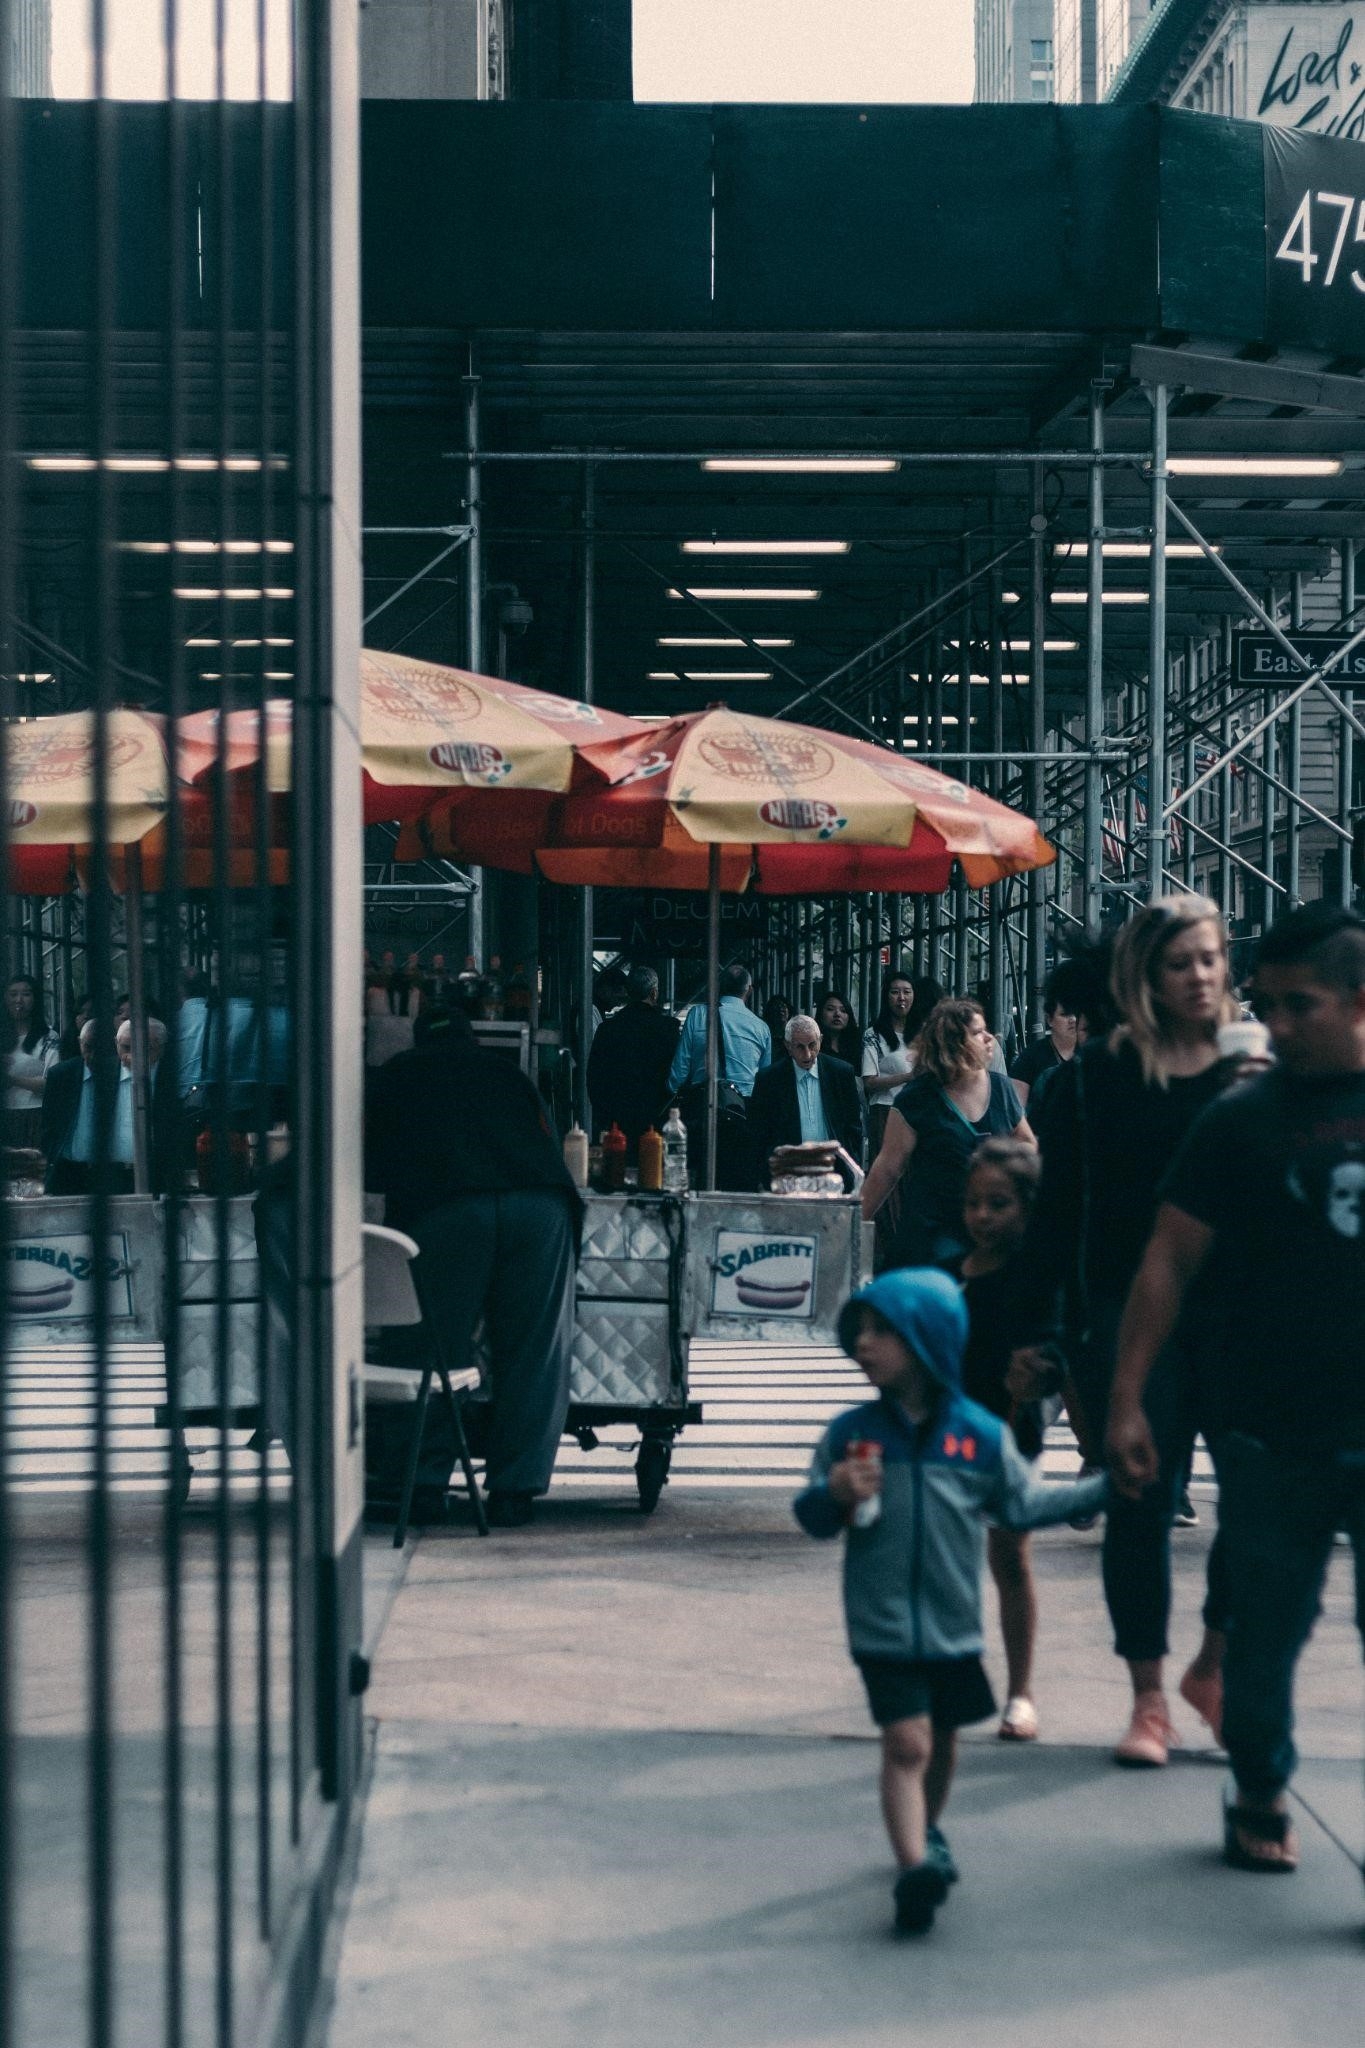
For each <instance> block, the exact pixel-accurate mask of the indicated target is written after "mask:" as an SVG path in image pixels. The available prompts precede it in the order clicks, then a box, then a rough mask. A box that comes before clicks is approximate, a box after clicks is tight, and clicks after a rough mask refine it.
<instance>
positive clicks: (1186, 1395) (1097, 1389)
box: [1011, 896, 1241, 1766]
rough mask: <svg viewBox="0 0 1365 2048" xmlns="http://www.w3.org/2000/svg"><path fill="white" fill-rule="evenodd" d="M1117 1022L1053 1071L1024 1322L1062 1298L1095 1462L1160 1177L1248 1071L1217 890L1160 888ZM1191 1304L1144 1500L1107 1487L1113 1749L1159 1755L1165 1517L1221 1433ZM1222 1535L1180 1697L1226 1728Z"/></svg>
mask: <svg viewBox="0 0 1365 2048" xmlns="http://www.w3.org/2000/svg"><path fill="white" fill-rule="evenodd" d="M1110 985H1111V991H1112V994H1113V997H1114V1002H1115V1005H1116V1007H1117V1009H1118V1013H1119V1020H1120V1021H1119V1023H1118V1025H1117V1027H1116V1028H1115V1029H1114V1030H1113V1031H1111V1032H1109V1033H1108V1034H1107V1035H1106V1036H1104V1037H1101V1038H1092V1039H1090V1040H1089V1041H1088V1042H1087V1043H1086V1044H1085V1045H1083V1046H1082V1047H1081V1049H1080V1051H1079V1052H1077V1054H1076V1056H1075V1058H1074V1059H1072V1060H1070V1061H1069V1062H1067V1064H1066V1065H1065V1066H1064V1067H1063V1068H1062V1069H1061V1070H1060V1071H1059V1072H1058V1073H1057V1074H1056V1076H1055V1077H1053V1078H1051V1079H1050V1083H1049V1088H1048V1102H1047V1115H1046V1118H1045V1120H1044V1125H1043V1136H1044V1145H1043V1176H1042V1184H1041V1187H1040V1190H1039V1196H1038V1202H1037V1205H1036V1207H1035V1209H1034V1213H1033V1217H1032V1220H1031V1223H1030V1227H1029V1236H1028V1241H1027V1243H1026V1246H1025V1251H1024V1257H1023V1260H1022V1265H1021V1270H1022V1274H1023V1287H1024V1300H1023V1304H1022V1315H1023V1319H1024V1325H1025V1327H1027V1326H1028V1325H1029V1324H1030V1323H1031V1322H1032V1323H1036V1326H1037V1327H1038V1328H1045V1327H1047V1326H1048V1325H1049V1324H1050V1322H1051V1320H1052V1316H1053V1313H1054V1307H1055V1303H1056V1299H1057V1295H1058V1292H1059V1291H1060V1292H1062V1294H1063V1295H1064V1298H1065V1317H1066V1324H1067V1330H1068V1340H1067V1347H1066V1348H1067V1352H1068V1356H1069V1359H1070V1365H1071V1377H1072V1384H1073V1389H1074V1392H1075V1394H1076V1396H1077V1399H1078V1403H1079V1414H1075V1411H1073V1416H1074V1419H1075V1420H1076V1421H1077V1422H1078V1424H1079V1432H1078V1433H1081V1434H1082V1436H1083V1442H1082V1450H1083V1452H1084V1453H1085V1455H1086V1457H1087V1458H1088V1459H1092V1460H1093V1461H1094V1462H1095V1463H1097V1464H1098V1463H1099V1462H1100V1455H1101V1446H1102V1445H1103V1443H1104V1429H1105V1421H1106V1416H1107V1412H1108V1405H1109V1392H1110V1387H1111V1384H1112V1381H1113V1374H1114V1361H1115V1352H1116V1346H1117V1341H1118V1328H1119V1320H1120V1317H1121V1315H1122V1313H1123V1305H1124V1302H1125V1300H1126V1298H1127V1294H1128V1289H1129V1287H1130V1286H1131V1284H1132V1280H1133V1277H1134V1275H1135V1273H1136V1272H1137V1269H1138V1266H1139V1264H1140V1263H1141V1260H1142V1254H1143V1251H1144V1249H1145V1247H1146V1244H1147V1239H1148V1237H1149V1236H1150V1234H1151V1229H1152V1224H1153V1221H1154V1219H1155V1217H1156V1211H1157V1207H1158V1203H1159V1200H1160V1188H1161V1183H1162V1181H1163V1179H1164V1177H1165V1174H1166V1171H1167V1169H1168V1167H1169V1166H1170V1164H1171V1161H1172V1159H1173V1158H1174V1157H1175V1154H1176V1152H1177V1150H1178V1149H1179V1147H1180V1145H1181V1142H1182V1141H1183V1139H1184V1137H1185V1134H1186V1132H1187V1131H1188V1130H1189V1128H1190V1126H1191V1124H1193V1123H1194V1121H1195V1119H1196V1118H1197V1117H1198V1116H1199V1114H1200V1113H1201V1111H1202V1110H1204V1109H1205V1108H1206V1107H1207V1106H1208V1104H1209V1103H1210V1102H1212V1101H1213V1100H1214V1098H1215V1097H1216V1096H1218V1095H1220V1094H1221V1093H1222V1091H1223V1090H1224V1089H1225V1088H1226V1087H1228V1086H1229V1085H1230V1083H1231V1082H1232V1081H1234V1080H1236V1079H1237V1078H1238V1075H1239V1073H1240V1072H1241V1067H1240V1064H1239V1063H1234V1062H1232V1061H1227V1060H1224V1059H1222V1058H1221V1057H1220V1055H1219V1051H1218V1029H1219V1026H1220V1025H1222V1024H1224V1023H1229V1022H1231V1021H1233V1020H1234V1019H1235V1018H1236V1016H1237V1014H1238V1012H1237V1005H1236V1003H1235V1001H1234V1000H1233V997H1232V993H1231V989H1230V985H1229V978H1228V951H1227V931H1226V927H1225V926H1224V924H1223V920H1222V917H1221V915H1220V913H1219V911H1218V908H1217V906H1216V904H1214V903H1211V902H1210V901H1209V900H1208V899H1207V898H1206V897H1202V896H1182V897H1178V898H1171V899H1168V900H1167V901H1165V902H1158V903H1153V904H1149V905H1148V907H1147V908H1146V909H1145V910H1141V911H1139V912H1138V914H1137V916H1136V917H1134V918H1133V919H1132V920H1131V922H1130V923H1128V924H1127V925H1125V926H1124V928H1123V930H1122V931H1121V932H1120V933H1119V935H1118V938H1117V939H1116V941H1115V943H1114V954H1113V966H1112V970H1111V982H1110ZM1198 1319H1199V1310H1198V1307H1197V1305H1194V1306H1192V1309H1191V1313H1190V1314H1189V1315H1188V1316H1187V1317H1186V1319H1185V1321H1184V1323H1183V1324H1182V1327H1181V1329H1180V1330H1179V1331H1178V1332H1177V1335H1176V1338H1175V1341H1174V1342H1173V1343H1172V1344H1171V1345H1170V1346H1169V1347H1168V1349H1167V1351H1166V1352H1165V1353H1164V1354H1163V1357H1162V1359H1161V1360H1160V1362H1159V1363H1158V1366H1157V1368H1156V1370H1155V1372H1154V1373H1153V1374H1152V1377H1151V1380H1150V1382H1149V1384H1148V1389H1147V1407H1148V1413H1149V1416H1150V1419H1151V1423H1152V1429H1153V1433H1154V1435H1155V1437H1156V1441H1157V1445H1158V1448H1159V1451H1160V1456H1161V1473H1160V1479H1159V1481H1158V1484H1157V1485H1156V1486H1154V1487H1153V1488H1151V1489H1150V1491H1149V1492H1148V1493H1147V1494H1145V1495H1144V1496H1143V1498H1142V1499H1141V1500H1139V1501H1132V1500H1128V1499H1126V1498H1125V1497H1124V1496H1122V1495H1120V1494H1117V1493H1116V1494H1114V1495H1113V1496H1112V1497H1111V1503H1110V1506H1109V1509H1108V1511H1107V1515H1106V1521H1105V1531H1104V1592H1105V1599H1106V1602H1107V1603H1108V1607H1109V1613H1110V1618H1111V1620H1112V1621H1113V1625H1114V1648H1115V1651H1116V1652H1117V1654H1118V1655H1119V1656H1120V1657H1122V1658H1124V1659H1125V1661H1126V1662H1127V1664H1128V1669H1129V1675H1130V1677H1131V1679H1132V1686H1133V1711H1132V1718H1131V1720H1130V1722H1129V1725H1128V1728H1127V1730H1126V1731H1125V1733H1124V1735H1123V1736H1122V1737H1121V1739H1120V1741H1119V1743H1118V1746H1117V1748H1116V1749H1115V1752H1114V1754H1115V1758H1116V1760H1117V1761H1118V1762H1119V1763H1123V1764H1129V1765H1137V1766H1155V1765H1160V1764H1164V1763H1165V1762H1166V1759H1167V1753H1168V1749H1169V1746H1170V1743H1171V1740H1172V1737H1173V1730H1172V1727H1171V1719H1170V1713H1169V1711H1168V1708H1167V1703H1166V1695H1165V1692H1164V1690H1163V1685H1162V1678H1163V1664H1164V1659H1165V1657H1166V1655H1167V1652H1168V1648H1169V1645H1168V1641H1167V1626H1168V1622H1169V1619H1170V1606H1171V1555H1170V1532H1171V1524H1172V1521H1173V1518H1174V1515H1175V1510H1176V1505H1177V1502H1178V1499H1179V1495H1180V1490H1181V1487H1182V1485H1183V1481H1184V1474H1185V1470H1186V1466H1187V1462H1188V1457H1189V1452H1190V1447H1191V1445H1192V1444H1193V1441H1194V1436H1195V1433H1196V1430H1197V1429H1199V1428H1202V1430H1203V1432H1204V1435H1205V1437H1206V1439H1207V1437H1208V1436H1209V1435H1210V1433H1211V1432H1212V1433H1213V1434H1216V1428H1215V1422H1216V1416H1214V1415H1212V1414H1211V1413H1210V1410H1211V1409H1212V1408H1213V1407H1215V1406H1216V1400H1215V1398H1214V1394H1213V1390H1210V1389H1208V1388H1205V1387H1201V1386H1200V1385H1199V1383H1198V1380H1197V1376H1196V1370H1195V1366H1196V1360H1197V1358H1198V1356H1199V1354H1200V1351H1201V1349H1202V1348H1203V1347H1202V1346H1201V1345H1200V1343H1199V1341H1198V1338H1197V1334H1196V1332H1197V1329H1198ZM1041 1377H1042V1369H1041V1367H1040V1364H1039V1361H1038V1360H1037V1358H1036V1356H1035V1354H1034V1353H1033V1351H1032V1349H1031V1348H1027V1347H1026V1348H1025V1349H1023V1350H1021V1351H1016V1353H1015V1362H1014V1366H1013V1367H1012V1381H1011V1384H1012V1388H1013V1391H1014V1392H1015V1393H1016V1394H1017V1395H1021V1396H1027V1394H1028V1393H1029V1391H1030V1390H1031V1389H1032V1388H1033V1387H1034V1386H1036V1385H1038V1384H1040V1382H1041ZM1221 1576H1222V1575H1221V1556H1220V1552H1219V1548H1218V1545H1217V1543H1216V1542H1215V1545H1214V1549H1213V1551H1212V1552H1211V1553H1210V1558H1209V1585H1208V1598H1207V1600H1206V1602H1205V1607H1204V1640H1203V1643H1202V1645H1201V1647H1200V1650H1199V1653H1198V1655H1197V1656H1196V1657H1195V1659H1194V1662H1193V1663H1192V1664H1191V1665H1190V1667H1189V1669H1188V1670H1187V1671H1186V1673H1185V1675H1184V1677H1183V1679H1182V1680H1181V1683H1180V1691H1181V1694H1182V1696H1183V1697H1184V1698H1185V1699H1186V1700H1187V1701H1188V1702H1189V1703H1190V1704H1191V1705H1192V1706H1193V1707H1194V1708H1195V1710H1196V1711H1197V1712H1198V1713H1199V1714H1200V1715H1201V1716H1202V1717H1203V1719H1204V1720H1206V1721H1207V1722H1208V1723H1209V1725H1210V1726H1211V1727H1212V1729H1213V1731H1214V1734H1215V1735H1217V1733H1218V1731H1219V1723H1220V1718H1221V1702H1222V1680H1221V1676H1220V1673H1221V1668H1222V1650H1223V1630H1224V1627H1225V1622H1224V1615H1225V1601H1224V1596H1223V1593H1222V1586H1221Z"/></svg>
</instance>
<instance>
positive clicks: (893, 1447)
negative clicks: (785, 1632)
mask: <svg viewBox="0 0 1365 2048" xmlns="http://www.w3.org/2000/svg"><path fill="white" fill-rule="evenodd" d="M839 1341H840V1343H841V1344H842V1345H843V1347H844V1349H845V1351H847V1352H848V1354H849V1356H850V1357H851V1358H855V1359H856V1360H857V1361H858V1364H859V1365H860V1366H861V1367H862V1369H863V1371H864V1373H865V1374H866V1375H867V1378H868V1379H869V1380H870V1382H871V1383H872V1385H873V1387H874V1388H875V1389H876V1390H877V1399H876V1400H875V1401H868V1402H866V1403H864V1405H863V1406H862V1407H860V1408H850V1409H847V1410H846V1411H845V1413H844V1414H842V1415H839V1416H836V1417H835V1419H834V1421H833V1422H832V1423H831V1424H830V1426H829V1428H828V1429H827V1430H826V1431H825V1434H824V1436H823V1437H822V1438H821V1440H820V1443H819V1445H818V1447H817V1449H816V1452H815V1458H814V1461H813V1463H812V1465H811V1472H810V1480H809V1483H808V1484H807V1486H806V1489H805V1491H804V1492H803V1493H801V1494H800V1495H798V1497H797V1500H796V1503H795V1508H796V1518H797V1520H798V1521H799V1522H800V1524H801V1526H802V1528H803V1529H805V1530H806V1531H807V1533H808V1534H809V1535H811V1536H822V1537H827V1536H838V1535H839V1534H840V1533H841V1532H846V1534H847V1539H848V1540H847V1544H846V1546H845V1550H844V1611H845V1615H846V1617H847V1621H848V1639H849V1649H850V1651H851V1652H852V1655H853V1661H854V1662H855V1664H856V1665H857V1666H858V1669H859V1671H860V1672H861V1673H862V1678H863V1683H864V1685H865V1686H866V1688H867V1697H868V1704H869V1706H870V1707H871V1709H872V1718H873V1720H874V1721H875V1722H876V1723H877V1726H878V1727H879V1728H880V1729H881V1732H882V1768H881V1793H882V1813H883V1816H884V1818H885V1821H886V1831H887V1833H888V1835H889V1836H890V1838H891V1847H892V1849H893V1850H894V1852H895V1855H896V1862H897V1865H898V1867H899V1874H898V1876H897V1879H896V1887H895V1903H896V1926H897V1928H898V1930H899V1931H900V1932H902V1933H922V1932H923V1931H924V1930H925V1929H927V1928H929V1927H931V1926H932V1925H933V1919H934V1914H935V1912H936V1910H937V1909H938V1907H939V1906H940V1905H941V1904H942V1903H943V1900H944V1898H945V1897H946V1895H947V1890H948V1886H949V1885H950V1884H951V1883H952V1882H953V1881H954V1880H955V1879H956V1877H957V1869H956V1867H955V1865H954V1863H953V1860H952V1856H951V1854H950V1852H949V1849H948V1844H947V1841H946V1839H945V1837H944V1835H943V1832H942V1830H941V1828H940V1827H939V1825H938V1823H939V1817H940V1815H941V1814H942V1812H943V1809H944V1806H945V1805H946V1803H947V1799H948V1788H949V1786H950V1785H951V1783H952V1777H953V1768H954V1765H955V1764H956V1761H957V1731H958V1729H959V1728H961V1727H964V1726H965V1725H967V1724H968V1723H969V1722H972V1721H984V1720H986V1719H987V1718H988V1717H989V1716H990V1715H992V1714H993V1713H994V1712H995V1699H994V1696H993V1695H992V1692H991V1687H990V1682H989V1680H988V1679H987V1677H986V1673H985V1670H984V1669H983V1667H982V1663H981V1647H982V1639H981V1569H982V1563H983V1559H984V1551H985V1534H984V1523H985V1522H986V1521H987V1520H990V1521H994V1522H998V1523H1000V1524H1002V1525H1003V1526H1004V1527H1005V1528H1007V1529H1038V1528H1043V1527H1045V1526H1046V1525H1047V1524H1049V1523H1053V1522H1065V1521H1067V1520H1068V1519H1069V1518H1070V1517H1071V1516H1072V1515H1078V1514H1091V1513H1094V1512H1095V1511H1096V1510H1097V1509H1098V1508H1099V1507H1100V1506H1101V1505H1102V1503H1103V1500H1104V1496H1105V1493H1106V1490H1107V1487H1108V1481H1107V1479H1105V1478H1104V1477H1103V1475H1100V1476H1098V1477H1096V1478H1093V1479H1083V1480H1078V1481H1076V1482H1075V1483H1074V1484H1070V1485H1044V1484H1043V1483H1042V1482H1040V1481H1039V1479H1038V1478H1037V1477H1036V1476H1035V1474H1034V1471H1033V1468H1032V1467H1031V1466H1030V1465H1029V1463H1028V1461H1027V1460H1026V1459H1025V1458H1024V1457H1023V1456H1022V1454H1021V1453H1020V1451H1019V1450H1018V1449H1017V1447H1016V1446H1015V1443H1014V1439H1013V1437H1012V1435H1011V1433H1010V1430H1009V1428H1008V1427H1007V1425H1006V1424H1005V1423H1003V1422H1001V1421H1000V1420H999V1418H998V1417H997V1416H994V1415H992V1414H991V1413H990V1412H989V1410H987V1409H985V1408H982V1407H979V1406H978V1405H977V1403H976V1402H975V1401H969V1400H968V1399H967V1398H966V1396H965V1395H964V1394H963V1392H962V1354H963V1350H964V1348H965V1346H966V1341H967V1311H966V1307H965V1304H964V1302H963V1298H962V1290H961V1288H960V1287H958V1285H957V1283H956V1282H955V1281H953V1280H951V1279H949V1277H948V1275H947V1274H946V1273H941V1272H939V1271H938V1270H937V1269H936V1268H932V1267H928V1266H911V1267H903V1268H901V1269H900V1270H898V1271H896V1272H892V1273H884V1274H883V1275H882V1277H881V1278H880V1279H879V1280H874V1281H873V1283H872V1285H871V1286H870V1287H864V1288H863V1289H861V1291H860V1292H859V1293H857V1294H855V1295H854V1296H853V1299H852V1300H851V1301H850V1302H848V1303H847V1304H846V1306H845V1308H844V1311H843V1314H842V1315H841V1317H840V1320H839ZM874 1501H875V1502H877V1503H879V1506H878V1507H877V1508H875V1509H874V1508H872V1507H870V1506H869V1505H868V1503H871V1502H874Z"/></svg>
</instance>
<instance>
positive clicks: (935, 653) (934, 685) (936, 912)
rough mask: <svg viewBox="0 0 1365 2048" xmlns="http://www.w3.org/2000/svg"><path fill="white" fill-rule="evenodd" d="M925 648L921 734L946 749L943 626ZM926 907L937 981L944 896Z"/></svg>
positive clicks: (936, 748) (931, 970) (932, 971)
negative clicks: (927, 677)
mask: <svg viewBox="0 0 1365 2048" xmlns="http://www.w3.org/2000/svg"><path fill="white" fill-rule="evenodd" d="M939 582H940V585H941V584H942V582H943V578H942V577H940V578H939ZM926 651H927V653H928V656H929V659H930V661H931V662H932V664H933V667H932V669H931V671H930V681H929V697H928V714H929V715H928V719H927V721H926V719H925V703H924V699H923V697H921V702H920V726H919V729H920V732H921V734H923V733H924V732H925V731H926V729H927V731H928V735H929V746H930V747H931V749H932V750H933V752H934V753H936V754H939V753H942V751H943V665H944V662H945V661H946V659H947V649H946V648H945V647H944V644H943V630H942V627H941V626H935V628H934V631H933V633H932V634H931V635H930V638H929V645H928V648H927V650H926ZM925 908H926V914H927V916H928V920H929V934H928V937H929V973H930V975H931V976H932V978H933V979H934V980H935V981H942V979H943V969H944V958H943V899H942V897H941V896H938V895H934V896H930V897H929V898H928V899H927V902H926V906H925Z"/></svg>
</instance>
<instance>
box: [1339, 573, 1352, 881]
mask: <svg viewBox="0 0 1365 2048" xmlns="http://www.w3.org/2000/svg"><path fill="white" fill-rule="evenodd" d="M1355 608H1356V547H1355V542H1354V541H1353V540H1348V541H1345V542H1343V544H1342V549H1341V614H1342V617H1343V619H1344V620H1345V621H1346V624H1347V626H1348V628H1349V626H1350V624H1351V619H1352V615H1353V614H1354V612H1355ZM1339 687H1340V690H1341V695H1342V697H1343V699H1344V700H1345V702H1346V703H1347V704H1348V705H1350V707H1351V708H1352V710H1354V708H1355V701H1356V700H1355V692H1354V691H1353V690H1352V688H1351V686H1350V684H1349V683H1343V684H1341V685H1339ZM1354 805H1355V734H1354V733H1353V732H1352V730H1351V728H1350V726H1349V725H1348V724H1347V722H1346V720H1345V719H1344V718H1342V719H1339V720H1338V721H1337V815H1338V817H1339V819H1340V820H1341V823H1342V824H1343V825H1344V826H1345V827H1346V829H1347V831H1348V832H1349V831H1350V830H1351V828H1352V824H1353V821H1354ZM1339 893H1340V897H1341V901H1342V902H1343V903H1344V904H1346V905H1347V907H1348V908H1349V907H1350V905H1351V904H1352V903H1353V902H1354V901H1355V885H1354V883H1353V882H1352V880H1351V848H1350V846H1348V845H1347V844H1346V842H1345V841H1344V840H1343V841H1342V844H1341V889H1340V892H1339Z"/></svg>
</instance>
